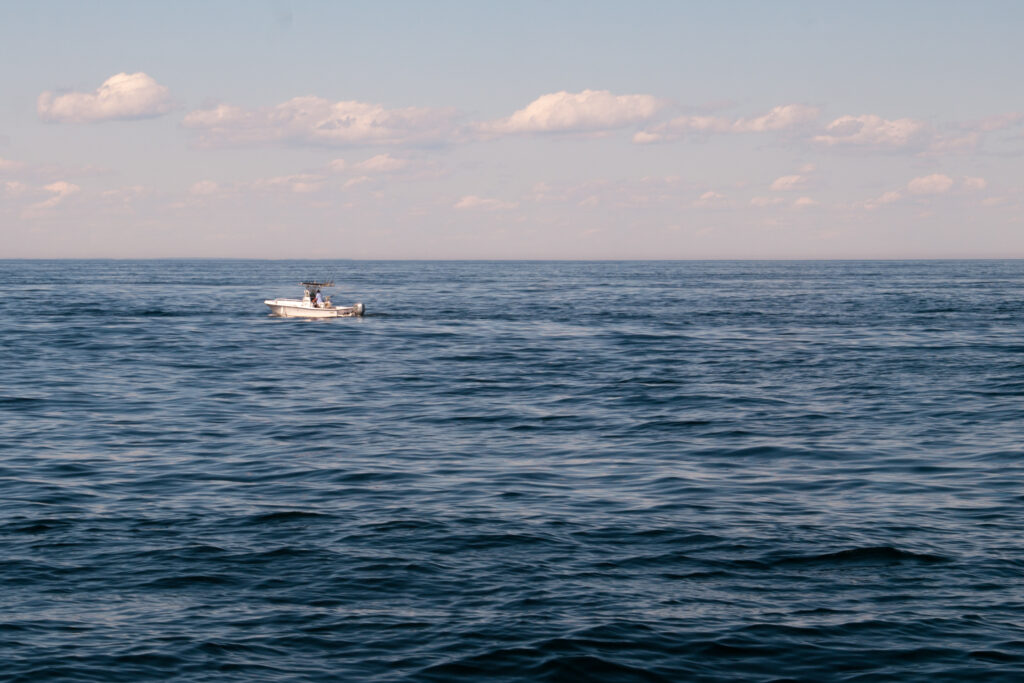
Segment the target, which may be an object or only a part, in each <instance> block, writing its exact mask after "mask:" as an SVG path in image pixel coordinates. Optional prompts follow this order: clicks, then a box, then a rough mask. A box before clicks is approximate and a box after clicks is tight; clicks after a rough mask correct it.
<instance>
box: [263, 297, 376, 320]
mask: <svg viewBox="0 0 1024 683" xmlns="http://www.w3.org/2000/svg"><path fill="white" fill-rule="evenodd" d="M263 303H265V304H266V305H267V306H269V307H270V315H272V316H276V317H278V318H351V317H355V316H361V315H362V314H363V312H364V311H365V310H366V309H365V307H364V306H363V305H362V304H353V305H351V306H324V307H322V308H317V307H316V306H313V305H312V304H307V303H305V302H303V301H298V300H295V299H268V300H266V301H264V302H263Z"/></svg>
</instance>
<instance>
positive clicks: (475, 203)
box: [454, 194, 518, 211]
mask: <svg viewBox="0 0 1024 683" xmlns="http://www.w3.org/2000/svg"><path fill="white" fill-rule="evenodd" d="M516 206H518V204H517V203H515V202H504V201H501V200H500V199H488V198H486V197H477V196H476V195H473V194H469V195H466V196H465V197H463V198H462V199H460V200H459V201H457V202H455V204H454V207H455V208H456V209H479V210H483V211H505V210H508V209H514V208H515V207H516Z"/></svg>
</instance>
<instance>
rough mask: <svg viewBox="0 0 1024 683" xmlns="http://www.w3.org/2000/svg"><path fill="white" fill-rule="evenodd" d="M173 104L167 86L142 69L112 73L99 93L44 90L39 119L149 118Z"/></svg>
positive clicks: (48, 120) (37, 105)
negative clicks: (131, 72) (57, 92)
mask: <svg viewBox="0 0 1024 683" xmlns="http://www.w3.org/2000/svg"><path fill="white" fill-rule="evenodd" d="M173 107H174V103H173V102H172V101H171V94H170V91H169V90H168V89H167V87H166V86H163V85H160V84H159V83H157V82H156V81H155V80H153V78H152V77H150V76H148V75H146V74H144V73H142V72H141V71H140V72H138V73H134V74H127V73H119V74H117V75H115V76H111V77H110V78H108V79H107V80H106V81H104V82H103V85H101V86H100V87H99V88H98V89H97V90H96V91H95V92H70V93H65V94H63V95H56V94H54V93H52V92H49V91H48V92H44V93H43V94H41V95H40V96H39V99H38V101H37V102H36V111H37V113H38V114H39V118H40V119H42V120H43V121H47V122H50V123H93V122H96V121H110V120H114V119H146V118H153V117H156V116H160V115H162V114H166V113H167V112H169V111H171V109H172V108H173Z"/></svg>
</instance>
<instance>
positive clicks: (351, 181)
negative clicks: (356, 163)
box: [343, 175, 371, 190]
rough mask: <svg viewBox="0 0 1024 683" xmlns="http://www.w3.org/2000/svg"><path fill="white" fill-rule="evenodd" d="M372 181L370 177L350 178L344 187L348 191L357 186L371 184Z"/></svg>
mask: <svg viewBox="0 0 1024 683" xmlns="http://www.w3.org/2000/svg"><path fill="white" fill-rule="evenodd" d="M370 180H371V178H370V176H368V175H361V176H356V177H355V178H349V179H348V180H346V181H345V185H344V186H343V187H344V188H345V189H346V190H347V189H348V188H350V187H355V186H356V185H362V184H363V183H368V182H370Z"/></svg>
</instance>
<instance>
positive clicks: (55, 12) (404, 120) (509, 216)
mask: <svg viewBox="0 0 1024 683" xmlns="http://www.w3.org/2000/svg"><path fill="white" fill-rule="evenodd" d="M1022 19H1024V5H1022V4H1021V3H1017V2H981V3H973V4H969V3H962V2H957V3H952V2H900V3H883V2H858V3H849V2H836V3H827V2H778V3H768V2H699V3H698V2H691V3H684V2H632V3H628V4H627V3H621V2H616V3H612V2H516V3H501V4H498V3H481V2H430V3H425V2H421V3H411V2H372V3H370V2H367V3H334V2H332V3H327V2H286V1H285V0H274V1H272V2H212V3H211V2H173V3H172V2H166V3H160V4H157V3H138V2H124V3H118V2H96V3H89V2H61V3H58V2H32V3H28V2H25V3H14V2H9V3H4V4H0V84H2V86H3V91H2V92H3V98H2V100H0V234H2V237H3V245H2V246H0V257H2V256H10V257H19V256H28V257H33V256H40V257H46V256H59V257H89V256H115V257H119V256H139V257H151V256H152V257H160V256H240V257H250V256H254V257H277V256H280V257H345V256H351V257H356V258H619V257H622V258H732V257H735V258H762V257H763V258H790V257H791V258H806V257H823V258H860V257H892V258H901V257H1000V256H1006V257H1024V222H1022V215H1024V214H1022V211H1021V209H1022V208H1024V171H1022V166H1021V160H1022V154H1024V116H1021V114H1022V113H1024V90H1022V89H1021V88H1020V85H1019V80H1020V68H1021V65H1022V64H1024V48H1022V47H1021V42H1020V35H1024V21H1022ZM120 74H123V75H124V76H123V77H120V76H119V75H120ZM108 79H112V80H111V81H110V84H108V86H107V87H105V89H104V91H103V93H99V92H98V89H100V88H101V86H103V84H104V83H106V82H108ZM104 93H105V94H104ZM299 97H303V98H308V99H305V100H301V101H292V100H293V98H299ZM290 101H291V102H290ZM531 103H532V104H531ZM218 106H219V107H220V108H219V109H218ZM517 112H519V114H517Z"/></svg>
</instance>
